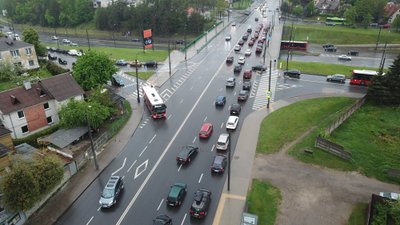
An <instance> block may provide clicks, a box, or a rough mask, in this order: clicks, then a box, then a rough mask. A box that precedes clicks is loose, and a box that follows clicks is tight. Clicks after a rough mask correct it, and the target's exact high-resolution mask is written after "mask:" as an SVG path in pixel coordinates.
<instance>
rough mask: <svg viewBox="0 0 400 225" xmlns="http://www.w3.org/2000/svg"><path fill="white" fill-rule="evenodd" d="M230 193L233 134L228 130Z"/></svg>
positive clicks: (229, 188)
mask: <svg viewBox="0 0 400 225" xmlns="http://www.w3.org/2000/svg"><path fill="white" fill-rule="evenodd" d="M228 143H229V144H228V186H227V189H228V191H230V190H231V144H232V143H231V132H230V131H229V130H228Z"/></svg>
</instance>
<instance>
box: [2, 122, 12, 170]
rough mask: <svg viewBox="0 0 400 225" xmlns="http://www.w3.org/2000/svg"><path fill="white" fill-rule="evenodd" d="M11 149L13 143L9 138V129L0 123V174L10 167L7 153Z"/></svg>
mask: <svg viewBox="0 0 400 225" xmlns="http://www.w3.org/2000/svg"><path fill="white" fill-rule="evenodd" d="M13 151H14V144H13V142H12V139H11V131H10V130H8V129H6V128H5V127H3V126H2V125H1V124H0V176H1V175H2V174H3V173H4V172H5V171H7V169H8V168H9V167H10V165H11V160H10V157H9V154H10V153H11V152H13Z"/></svg>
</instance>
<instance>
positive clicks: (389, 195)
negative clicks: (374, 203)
mask: <svg viewBox="0 0 400 225" xmlns="http://www.w3.org/2000/svg"><path fill="white" fill-rule="evenodd" d="M379 196H381V197H384V198H388V199H392V200H400V194H399V193H394V192H379Z"/></svg>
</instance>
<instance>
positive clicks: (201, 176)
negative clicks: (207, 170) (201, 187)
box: [199, 173, 203, 184]
mask: <svg viewBox="0 0 400 225" xmlns="http://www.w3.org/2000/svg"><path fill="white" fill-rule="evenodd" d="M201 178H203V173H201V175H200V178H199V184H200V182H201Z"/></svg>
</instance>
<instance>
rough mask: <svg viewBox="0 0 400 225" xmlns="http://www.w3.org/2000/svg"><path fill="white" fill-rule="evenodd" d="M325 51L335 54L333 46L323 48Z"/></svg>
mask: <svg viewBox="0 0 400 225" xmlns="http://www.w3.org/2000/svg"><path fill="white" fill-rule="evenodd" d="M325 51H326V52H336V51H337V49H336V47H335V46H333V47H327V48H325Z"/></svg>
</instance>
